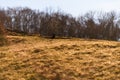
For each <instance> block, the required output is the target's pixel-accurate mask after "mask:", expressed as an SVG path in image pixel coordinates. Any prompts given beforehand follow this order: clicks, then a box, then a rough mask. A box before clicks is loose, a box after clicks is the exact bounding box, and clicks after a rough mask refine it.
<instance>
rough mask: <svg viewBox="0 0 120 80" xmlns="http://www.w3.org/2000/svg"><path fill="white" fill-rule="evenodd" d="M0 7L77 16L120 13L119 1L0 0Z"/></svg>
mask: <svg viewBox="0 0 120 80" xmlns="http://www.w3.org/2000/svg"><path fill="white" fill-rule="evenodd" d="M0 7H2V8H7V7H29V8H32V9H39V10H40V11H43V10H46V8H52V9H53V10H58V9H60V10H61V11H64V12H65V13H70V14H72V15H73V16H79V15H80V14H81V13H83V14H84V13H86V12H88V11H105V12H109V11H113V10H114V11H119V12H120V0H0Z"/></svg>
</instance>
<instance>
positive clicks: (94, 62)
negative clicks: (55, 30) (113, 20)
mask: <svg viewBox="0 0 120 80" xmlns="http://www.w3.org/2000/svg"><path fill="white" fill-rule="evenodd" d="M7 38H8V40H9V42H10V44H9V45H6V46H3V47H0V80H119V79H120V43H119V42H114V41H104V40H89V39H86V40H85V39H45V38H40V37H38V36H7Z"/></svg>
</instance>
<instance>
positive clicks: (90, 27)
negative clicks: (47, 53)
mask: <svg viewBox="0 0 120 80" xmlns="http://www.w3.org/2000/svg"><path fill="white" fill-rule="evenodd" d="M116 20H117V21H116ZM119 24H120V20H119V15H117V14H116V13H115V12H114V11H112V12H108V13H106V12H88V13H86V14H84V15H81V16H79V17H77V18H76V17H73V16H72V15H71V14H67V13H64V12H61V11H52V10H49V11H39V10H32V9H30V8H22V7H17V8H8V9H6V10H4V9H0V26H4V28H5V29H7V30H11V31H15V32H20V33H23V34H40V35H41V36H53V35H54V36H58V37H77V38H90V39H105V40H118V39H119V38H120V26H119ZM1 30H2V28H1V27H0V33H1V32H3V31H1Z"/></svg>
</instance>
